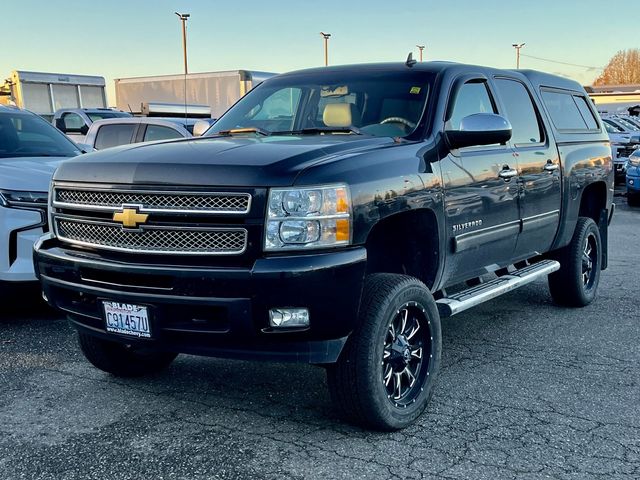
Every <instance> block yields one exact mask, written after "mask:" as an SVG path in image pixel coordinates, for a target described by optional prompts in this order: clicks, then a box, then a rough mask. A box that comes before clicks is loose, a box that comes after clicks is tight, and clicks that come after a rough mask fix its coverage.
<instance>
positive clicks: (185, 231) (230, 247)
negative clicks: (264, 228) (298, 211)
mask: <svg viewBox="0 0 640 480" xmlns="http://www.w3.org/2000/svg"><path fill="white" fill-rule="evenodd" d="M55 225H56V233H57V235H58V238H60V239H61V240H64V241H67V242H69V243H74V244H77V245H84V246H92V247H101V248H105V249H108V250H116V251H125V252H140V253H177V254H214V255H238V254H241V253H243V252H244V251H245V250H246V248H247V230H245V229H244V228H205V227H191V228H189V227H166V226H155V225H154V226H151V225H149V226H142V227H140V228H139V229H136V230H131V229H126V228H123V227H122V226H120V225H117V224H110V223H106V222H88V221H86V220H75V219H70V218H65V217H57V218H56V219H55Z"/></svg>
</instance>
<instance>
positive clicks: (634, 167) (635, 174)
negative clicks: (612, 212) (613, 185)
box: [626, 150, 640, 207]
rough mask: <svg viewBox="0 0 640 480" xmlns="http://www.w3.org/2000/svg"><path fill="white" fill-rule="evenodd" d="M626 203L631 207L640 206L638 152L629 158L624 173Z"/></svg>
mask: <svg viewBox="0 0 640 480" xmlns="http://www.w3.org/2000/svg"><path fill="white" fill-rule="evenodd" d="M626 184H627V203H628V204H629V205H631V206H633V207H637V206H640V150H636V151H635V152H633V153H632V154H631V156H630V157H629V163H628V165H627V172H626Z"/></svg>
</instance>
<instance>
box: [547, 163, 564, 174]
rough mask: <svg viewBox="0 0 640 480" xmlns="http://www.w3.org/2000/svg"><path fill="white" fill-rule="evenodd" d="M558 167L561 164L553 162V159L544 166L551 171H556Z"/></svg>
mask: <svg viewBox="0 0 640 480" xmlns="http://www.w3.org/2000/svg"><path fill="white" fill-rule="evenodd" d="M558 168H560V167H559V165H558V164H557V163H551V161H549V162H547V164H546V165H545V166H544V169H545V170H546V171H547V172H550V173H552V172H555V171H556V170H558Z"/></svg>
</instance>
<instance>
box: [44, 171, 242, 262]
mask: <svg viewBox="0 0 640 480" xmlns="http://www.w3.org/2000/svg"><path fill="white" fill-rule="evenodd" d="M152 188H153V187H139V188H138V189H135V190H129V189H124V188H112V187H110V186H108V185H101V184H93V185H86V184H84V185H83V184H79V185H78V184H68V183H56V184H54V186H53V192H52V195H51V200H52V202H51V203H52V210H51V218H52V219H53V225H52V227H53V231H54V234H55V235H56V236H57V237H58V238H59V239H60V240H61V241H64V242H66V243H71V244H74V245H82V246H86V247H91V248H98V249H105V250H114V251H120V252H133V253H156V254H165V253H168V254H182V255H241V254H242V253H244V252H245V251H246V250H247V248H248V245H249V244H250V242H249V238H248V237H249V234H248V229H247V228H245V227H244V222H243V221H242V216H246V215H248V214H249V213H250V211H251V200H252V195H251V194H250V193H245V192H224V191H223V192H215V191H214V192H202V191H200V192H198V191H185V190H179V189H171V190H169V189H157V188H153V189H152ZM238 217H240V218H238ZM231 218H233V220H231Z"/></svg>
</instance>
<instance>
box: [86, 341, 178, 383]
mask: <svg viewBox="0 0 640 480" xmlns="http://www.w3.org/2000/svg"><path fill="white" fill-rule="evenodd" d="M78 342H79V343H80V349H81V350H82V353H83V354H84V356H85V357H86V359H87V360H89V362H91V364H92V365H93V366H94V367H96V368H99V369H100V370H102V371H104V372H107V373H110V374H112V375H115V376H116V377H141V376H144V375H150V374H152V373H157V372H160V371H162V370H164V369H165V368H167V367H168V366H169V365H170V364H171V362H173V360H174V359H175V358H176V357H177V356H178V354H177V353H173V352H147V351H140V350H136V349H135V348H134V347H132V346H129V345H125V344H122V343H117V342H110V341H108V340H103V339H101V338H97V337H94V336H92V335H87V334H86V333H82V332H78Z"/></svg>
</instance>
